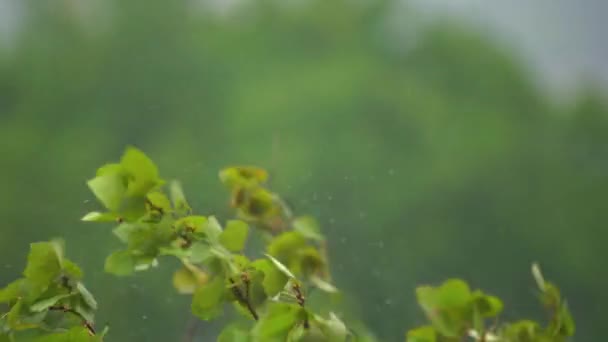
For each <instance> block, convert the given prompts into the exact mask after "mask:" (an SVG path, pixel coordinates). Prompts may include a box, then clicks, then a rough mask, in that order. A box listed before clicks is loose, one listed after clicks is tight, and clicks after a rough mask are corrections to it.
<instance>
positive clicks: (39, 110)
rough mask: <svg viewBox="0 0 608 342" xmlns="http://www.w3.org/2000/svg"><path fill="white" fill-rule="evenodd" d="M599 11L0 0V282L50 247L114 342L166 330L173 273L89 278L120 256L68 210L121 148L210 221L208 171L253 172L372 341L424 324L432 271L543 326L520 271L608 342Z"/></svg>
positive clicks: (112, 241)
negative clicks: (293, 216) (151, 164)
mask: <svg viewBox="0 0 608 342" xmlns="http://www.w3.org/2000/svg"><path fill="white" fill-rule="evenodd" d="M606 14H608V3H607V2H605V1H603V0H585V1H578V2H576V3H574V2H571V1H566V0H562V1H535V2H533V3H530V2H528V1H523V0H517V1H509V2H503V1H474V0H470V1H467V0H459V1H453V0H450V1H448V0H433V1H422V0H418V1H390V0H384V1H371V0H332V1H327V0H289V1H287V0H283V1H278V0H230V1H228V0H214V1H211V0H207V1H202V0H180V1H152V0H132V1H119V0H104V1H102V0H89V1H78V0H50V1H38V0H1V1H0V203H1V206H0V217H1V218H2V222H1V223H0V251H1V260H0V286H3V285H5V284H6V283H8V282H9V281H10V280H12V279H14V278H15V277H17V276H18V275H19V273H20V272H21V270H22V268H23V266H24V264H25V258H26V255H27V249H28V244H29V243H30V242H33V241H40V240H45V239H48V238H51V237H55V236H63V237H64V238H65V239H66V242H67V254H68V256H69V257H70V258H71V259H73V260H74V261H76V262H78V263H80V264H81V265H82V266H83V267H84V269H85V281H86V283H87V286H88V287H89V288H91V289H92V290H93V292H94V293H95V294H96V296H97V298H98V300H99V302H100V303H101V308H100V312H99V314H98V316H97V324H98V325H103V324H105V323H108V324H110V326H111V333H110V335H109V336H108V337H109V340H111V341H133V342H138V341H178V340H180V339H181V337H182V336H183V335H184V332H185V331H186V330H187V329H188V325H189V323H188V321H189V320H190V319H191V318H190V314H189V297H185V296H179V295H177V294H175V293H174V290H173V288H172V285H171V282H170V275H171V274H172V271H173V269H174V267H175V265H174V264H173V263H172V262H171V261H168V262H167V261H161V264H160V267H159V268H158V269H157V270H155V271H154V272H144V273H140V274H137V275H136V276H134V277H129V278H116V277H113V276H111V275H108V274H105V273H104V272H103V271H102V269H103V262H104V258H105V256H106V255H107V254H108V253H109V251H111V250H113V249H116V248H117V247H118V246H119V244H120V243H119V242H118V240H117V239H116V238H114V237H113V235H112V234H111V228H112V227H111V226H104V225H99V224H85V223H83V222H80V221H79V219H80V217H82V215H83V214H84V213H86V212H88V211H90V210H94V209H97V208H98V205H97V204H96V203H95V201H94V198H93V196H92V195H91V194H90V193H89V191H88V189H87V187H86V185H85V181H86V180H87V179H89V178H91V177H92V176H93V175H94V172H95V169H96V168H97V167H98V166H100V165H101V164H103V163H105V162H109V161H113V160H118V159H119V157H120V154H121V153H122V150H123V149H124V147H125V146H126V145H128V144H132V145H135V146H137V147H139V148H141V149H142V150H144V151H145V152H146V153H147V154H149V155H150V156H151V157H152V159H153V160H155V161H156V162H157V164H158V165H159V167H160V170H161V174H162V176H163V177H164V178H166V179H172V178H177V179H180V180H181V181H182V183H183V184H184V187H185V189H186V192H187V195H188V197H189V199H190V201H191V203H192V204H193V206H194V207H195V208H196V210H197V211H198V212H199V213H201V214H212V213H213V214H217V215H218V216H219V217H220V218H221V219H222V220H224V219H227V218H230V217H231V215H232V214H231V212H230V210H228V206H227V203H228V200H227V198H228V196H227V194H226V192H225V191H224V189H223V188H222V186H221V185H220V184H219V182H218V180H217V171H218V170H219V169H220V168H222V167H224V166H227V165H233V164H249V163H251V164H258V165H260V166H263V167H266V168H268V169H269V170H270V171H271V174H272V177H273V178H272V181H271V185H272V187H273V189H274V190H275V191H277V192H278V193H281V194H283V195H284V196H285V197H286V198H287V199H288V200H289V201H290V202H291V203H292V204H293V206H294V208H295V210H296V211H297V212H298V213H301V214H312V215H314V216H316V217H317V218H318V219H319V220H320V222H321V223H322V227H323V230H324V231H325V232H326V233H327V235H328V236H329V241H330V248H331V255H330V258H331V263H332V269H333V272H334V276H335V282H336V283H337V285H338V286H339V287H340V288H341V289H343V290H344V291H345V292H346V293H347V294H348V297H349V298H350V299H351V301H352V302H353V303H355V304H353V309H352V310H353V311H354V315H356V316H358V317H359V318H361V319H362V320H363V321H364V322H365V323H366V324H367V325H368V326H369V328H370V329H371V330H372V331H373V332H374V333H375V334H376V335H377V337H378V338H379V339H380V340H381V341H400V340H403V334H404V332H405V331H406V330H407V329H409V328H411V327H413V326H415V325H417V324H420V323H421V322H423V321H424V317H423V315H422V313H421V310H419V309H418V307H417V305H416V303H415V297H414V288H415V286H416V285H417V284H424V283H432V284H436V283H438V282H440V281H442V280H443V279H445V278H448V277H462V278H464V279H465V280H467V281H469V282H470V283H471V284H472V285H473V286H474V287H477V288H482V289H484V290H486V291H487V292H489V293H492V294H495V295H498V296H500V297H503V298H504V300H505V302H506V312H505V314H504V316H505V318H528V317H536V318H542V317H543V316H542V312H541V311H540V310H539V309H537V305H536V304H537V303H536V297H535V296H536V295H535V292H534V283H533V281H532V278H531V276H530V272H529V268H530V264H531V263H532V262H533V261H538V262H539V263H540V264H541V265H542V266H543V269H544V273H545V274H546V277H547V278H549V279H551V280H554V281H555V282H557V283H558V284H559V285H561V287H562V290H563V293H564V295H565V296H566V297H567V298H568V300H569V304H570V307H571V308H572V310H573V312H574V316H575V319H576V321H577V329H578V330H577V335H576V338H575V340H576V341H600V340H603V338H604V337H602V336H604V335H605V332H602V331H600V325H601V324H602V323H605V308H606V307H608V297H607V296H606V295H605V286H606V284H607V283H608V272H606V264H605V262H606V261H607V260H608V251H607V249H606V243H608V233H607V231H606V227H605V225H606V221H607V220H608V210H606V203H605V202H606V193H607V192H608V134H606V132H607V129H608V107H607V105H606V104H607V103H608V102H607V101H606V100H607V95H608V92H607V89H608V44H606V41H605V39H606V38H605V33H606V32H607V31H606V29H607V27H606V25H607V24H606V21H605V16H606ZM602 308H603V309H602ZM219 325H221V323H218V324H207V323H205V324H201V326H200V328H199V332H200V335H201V340H213V336H215V332H216V330H215V329H217V327H218V326H219ZM601 333H603V334H601Z"/></svg>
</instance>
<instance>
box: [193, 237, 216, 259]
mask: <svg viewBox="0 0 608 342" xmlns="http://www.w3.org/2000/svg"><path fill="white" fill-rule="evenodd" d="M190 252H191V253H190V261H191V262H192V263H195V264H200V263H202V262H205V261H206V260H207V259H209V258H210V257H212V256H213V253H211V249H210V248H209V245H208V244H206V243H202V242H196V243H194V244H193V245H192V247H191V248H190Z"/></svg>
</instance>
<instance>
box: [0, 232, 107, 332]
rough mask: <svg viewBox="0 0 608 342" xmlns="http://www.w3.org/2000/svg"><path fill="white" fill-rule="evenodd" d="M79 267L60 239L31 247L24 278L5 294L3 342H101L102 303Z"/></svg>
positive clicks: (0, 326)
mask: <svg viewBox="0 0 608 342" xmlns="http://www.w3.org/2000/svg"><path fill="white" fill-rule="evenodd" d="M82 276H83V274H82V271H81V270H80V268H79V267H78V266H77V265H76V264H75V263H73V262H72V261H70V260H69V259H67V258H65V256H64V247H63V242H62V241H61V240H53V241H49V242H37V243H32V244H31V245H30V253H29V255H28V258H27V266H26V268H25V270H24V271H23V278H20V279H17V280H15V281H14V282H12V283H10V284H8V286H6V287H5V288H4V289H1V290H0V304H1V303H5V304H7V305H8V308H9V310H8V312H6V313H5V314H2V315H1V316H0V341H22V340H27V341H35V342H55V341H57V342H59V341H83V342H85V341H91V342H93V341H102V340H103V336H104V335H105V332H106V330H104V331H103V332H101V333H97V332H96V331H95V328H94V312H95V310H96V309H97V302H96V300H95V298H94V297H93V295H92V294H91V293H90V292H89V291H88V290H87V288H86V287H85V286H84V284H83V283H82Z"/></svg>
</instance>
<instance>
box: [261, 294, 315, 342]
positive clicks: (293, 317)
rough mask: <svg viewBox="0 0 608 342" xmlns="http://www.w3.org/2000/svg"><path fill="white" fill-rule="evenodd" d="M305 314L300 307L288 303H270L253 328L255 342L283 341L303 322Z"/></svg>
mask: <svg viewBox="0 0 608 342" xmlns="http://www.w3.org/2000/svg"><path fill="white" fill-rule="evenodd" d="M305 317H306V312H305V311H304V309H302V308H301V307H300V306H298V305H295V304H289V303H281V302H271V303H269V304H268V308H267V310H266V312H265V314H264V315H263V316H262V317H260V320H259V321H258V322H257V323H256V325H255V326H254V327H253V330H252V335H253V340H254V341H255V342H258V341H259V342H266V341H285V340H286V339H287V336H288V335H289V332H290V331H291V329H293V328H294V326H295V325H296V324H298V323H300V322H303V321H304V319H305Z"/></svg>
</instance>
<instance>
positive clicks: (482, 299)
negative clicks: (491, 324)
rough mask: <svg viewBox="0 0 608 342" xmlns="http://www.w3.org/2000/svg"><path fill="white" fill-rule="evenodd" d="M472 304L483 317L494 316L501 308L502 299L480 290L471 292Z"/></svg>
mask: <svg viewBox="0 0 608 342" xmlns="http://www.w3.org/2000/svg"><path fill="white" fill-rule="evenodd" d="M473 305H474V307H475V309H476V310H477V312H478V313H479V314H480V315H481V316H483V317H485V318H489V317H495V316H497V315H498V314H500V312H501V311H502V309H503V304H502V301H501V300H500V299H499V298H498V297H494V296H489V295H486V294H484V293H483V292H481V291H479V290H478V291H475V292H473Z"/></svg>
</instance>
